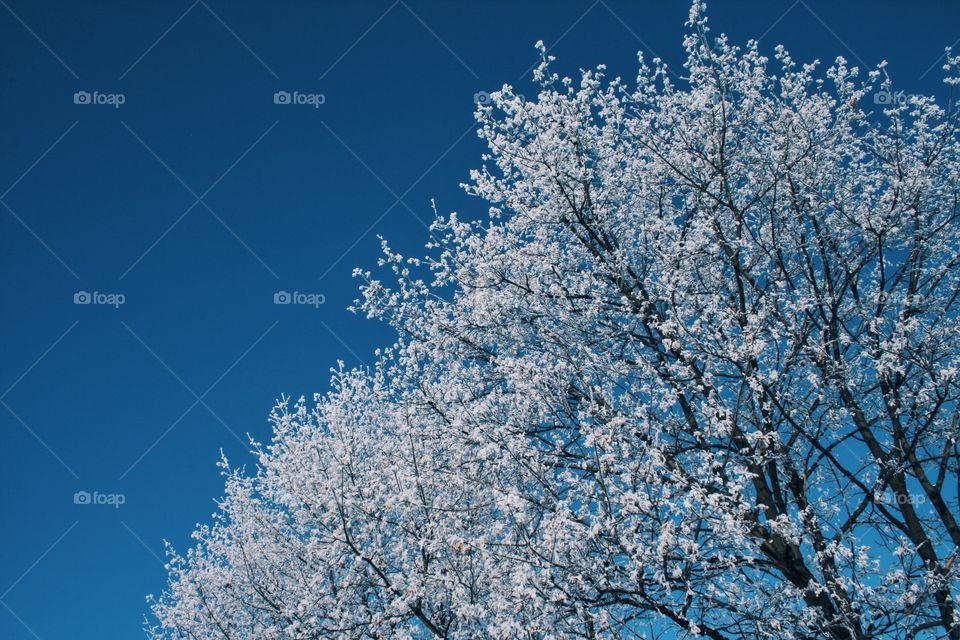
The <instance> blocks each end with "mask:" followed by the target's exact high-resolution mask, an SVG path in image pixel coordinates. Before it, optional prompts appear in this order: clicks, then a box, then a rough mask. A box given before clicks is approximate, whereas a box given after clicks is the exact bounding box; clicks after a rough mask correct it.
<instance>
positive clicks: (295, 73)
mask: <svg viewBox="0 0 960 640" xmlns="http://www.w3.org/2000/svg"><path fill="white" fill-rule="evenodd" d="M720 4H721V3H720V2H714V3H712V5H711V8H710V15H711V20H712V24H713V28H714V31H715V32H719V31H725V32H727V33H728V34H730V36H731V37H732V38H733V40H734V41H736V42H741V43H742V42H744V41H745V40H746V39H748V38H751V37H753V38H757V37H761V46H762V48H763V49H764V51H765V52H766V53H768V54H769V53H771V52H772V48H773V46H774V45H775V44H777V43H778V42H782V43H784V44H785V45H787V47H788V48H789V49H790V50H791V52H792V53H793V55H794V57H795V58H796V59H797V60H800V61H808V60H810V59H813V58H819V59H821V60H822V61H825V62H828V61H832V60H833V59H834V58H835V57H836V56H837V55H843V56H845V57H846V58H847V59H848V60H850V61H851V62H852V63H854V64H858V65H861V66H863V65H874V64H876V63H878V62H879V61H880V60H883V59H886V60H888V61H889V71H890V73H891V75H892V76H893V78H894V80H895V82H896V83H897V85H898V86H899V88H900V89H902V90H903V91H905V92H907V93H916V92H923V93H936V94H937V95H939V96H945V95H946V93H945V91H944V88H943V87H942V85H941V84H940V81H939V79H940V76H939V64H938V60H939V59H940V56H941V55H942V53H943V48H944V47H945V46H947V45H951V44H956V43H957V41H958V39H960V5H958V4H957V3H956V2H948V1H946V0H942V1H938V2H933V1H919V0H917V1H913V2H901V1H889V2H883V1H876V0H873V1H866V0H857V1H850V2H836V0H831V1H820V0H798V1H796V2H791V1H780V0H768V1H754V2H724V3H723V4H722V6H720ZM687 8H688V3H686V2H681V1H678V2H653V1H643V2H621V1H617V0H597V1H596V2H591V1H590V0H587V1H585V2H569V1H560V2H557V1H550V2H546V1H542V2H512V1H506V0H497V1H495V2H473V3H469V4H467V3H460V2H427V1H425V0H397V1H396V2H392V3H391V0H385V1H380V0H377V1H376V2H373V1H371V2H337V3H334V2H273V3H268V2H250V1H235V2H226V1H224V0H197V1H196V2H194V3H193V4H191V3H190V0H184V1H182V2H180V1H176V2H174V1H167V2H119V1H115V2H103V1H92V0H91V1H89V2H71V1H67V0H63V1H57V2H50V1H45V0H33V1H30V0H0V83H2V88H0V104H2V117H0V263H2V276H0V299H2V301H3V305H4V311H3V315H2V330H0V348H2V353H3V355H2V359H0V400H2V406H0V430H2V439H0V442H2V445H0V498H2V506H0V514H2V515H0V517H2V518H3V522H2V526H0V605H2V606H0V638H4V639H10V640H21V639H30V638H38V639H40V640H59V639H61V638H72V639H76V640H87V639H97V640H103V639H113V638H118V639H119V638H138V637H142V632H141V628H142V624H143V617H144V615H145V613H146V611H147V609H146V605H145V601H144V598H145V596H146V595H147V594H149V593H158V592H159V591H160V590H161V589H162V588H163V585H164V581H165V573H164V570H163V566H162V557H163V540H165V539H166V540H169V541H170V542H171V543H172V544H173V545H175V546H176V547H178V548H180V549H181V550H182V549H184V548H185V547H186V545H187V544H188V543H189V534H190V532H191V531H192V530H193V528H194V526H195V524H196V523H197V522H198V521H204V520H207V519H208V518H209V516H210V514H211V512H212V511H213V510H214V502H213V501H214V500H215V499H216V498H217V496H219V495H220V494H221V492H222V486H223V480H222V478H221V477H220V475H219V470H218V469H217V467H216V462H217V460H218V458H219V452H220V450H221V449H222V450H223V451H224V452H225V453H226V455H227V456H228V457H229V458H230V460H231V462H232V463H233V464H236V465H240V464H245V463H247V464H249V463H251V462H252V460H251V458H250V456H249V454H248V447H247V445H246V444H245V442H246V434H250V435H251V436H252V437H254V438H256V439H258V440H265V439H267V438H269V435H270V431H269V425H268V424H267V421H266V416H267V414H268V412H269V410H270V408H271V406H272V405H273V403H274V401H275V399H276V398H278V397H279V396H280V394H290V395H293V396H295V397H296V396H299V395H302V394H311V393H313V392H315V391H323V390H325V389H326V388H327V380H328V376H329V369H330V367H332V366H335V364H336V361H337V360H338V359H342V360H343V361H344V362H345V363H346V364H347V365H348V366H359V365H362V364H363V363H365V362H370V360H371V354H372V352H373V350H374V348H376V346H378V345H384V344H387V343H389V342H390V341H391V339H392V338H391V334H390V332H389V331H388V330H387V329H386V328H385V327H383V326H382V325H379V324H377V323H375V322H373V321H368V320H365V319H363V318H362V317H358V316H354V315H353V314H351V313H349V312H348V311H347V310H346V307H347V306H348V305H349V304H350V302H351V301H352V300H353V299H354V297H355V295H356V290H357V282H356V281H355V280H354V279H353V278H351V275H350V274H351V271H352V269H353V268H354V267H357V266H361V267H365V268H373V267H374V266H375V261H376V258H377V255H378V252H379V242H378V240H377V237H376V236H377V235H378V234H380V235H382V236H384V237H386V238H388V239H389V240H390V241H391V244H393V245H394V246H396V247H397V248H398V249H400V250H401V251H402V252H403V253H405V254H410V253H415V252H419V251H420V249H421V247H422V246H423V244H424V242H425V241H426V240H427V237H428V236H427V233H426V230H425V226H424V221H428V220H429V219H430V217H431V215H432V214H431V212H430V199H431V198H435V199H436V202H437V206H438V209H439V210H440V211H442V212H449V211H452V210H456V211H459V212H461V214H462V215H464V216H468V217H473V216H476V215H482V214H483V213H484V212H485V210H486V207H485V205H484V204H483V203H481V202H479V201H477V200H475V199H472V198H469V197H467V196H465V195H464V194H463V193H462V191H461V190H460V189H459V188H458V185H459V184H460V183H461V182H464V181H466V180H467V172H468V171H469V169H471V168H474V167H477V166H478V165H479V163H480V154H481V152H482V148H481V146H480V142H479V141H478V140H477V138H476V135H475V133H474V128H473V126H472V112H473V101H474V96H475V94H476V93H477V92H480V91H492V90H494V89H496V88H497V87H499V86H500V85H502V84H503V83H504V82H507V83H511V84H513V85H514V86H515V87H517V90H518V91H520V92H521V93H527V94H528V95H532V94H533V93H535V89H534V88H533V87H532V86H531V85H530V84H529V81H530V73H529V69H530V67H531V65H533V64H534V63H535V62H536V60H537V56H536V52H535V50H534V48H533V44H534V43H535V42H536V41H537V40H538V39H541V38H542V39H543V40H544V41H545V43H546V44H547V46H548V47H550V48H551V53H553V54H554V55H556V56H557V57H558V62H557V69H558V70H560V71H561V72H562V73H566V74H574V73H576V72H577V69H578V68H581V67H592V66H595V65H596V64H598V63H606V64H607V66H608V69H609V71H610V73H611V75H618V74H619V75H623V76H625V77H628V78H630V77H633V76H634V75H635V70H636V58H635V54H636V52H637V51H638V50H644V51H645V52H646V54H647V55H648V57H649V56H653V55H658V56H660V57H661V58H663V59H664V60H666V61H667V62H668V63H669V64H670V65H671V66H673V67H674V68H675V69H677V70H678V71H679V70H680V65H681V63H682V57H681V54H682V49H681V43H680V40H681V37H682V34H683V22H684V20H685V17H686V14H687ZM278 91H287V92H289V93H291V95H292V94H293V92H294V91H296V92H299V94H300V95H303V96H309V95H320V94H322V96H323V104H321V105H318V106H316V107H314V106H313V105H310V104H302V105H295V104H274V94H275V92H278ZM77 92H87V93H88V94H89V95H90V102H91V103H93V102H96V101H101V102H103V104H75V97H74V96H75V94H77ZM95 92H96V93H95ZM83 98H84V94H80V95H79V96H78V99H79V100H80V101H81V102H82V101H83ZM302 99H303V100H305V101H310V100H311V99H309V98H302ZM121 100H122V101H123V104H120V105H116V104H111V103H117V102H119V101H121ZM313 101H314V102H319V101H320V99H319V98H316V99H313ZM81 291H85V292H88V293H90V294H93V293H94V292H97V293H99V294H100V295H99V296H98V300H96V301H95V302H110V301H113V302H114V303H116V302H118V301H119V300H120V298H118V297H117V296H116V294H120V295H122V296H123V304H122V305H119V306H111V305H109V304H75V303H74V298H75V295H76V294H77V293H78V292H81ZM278 291H289V292H294V291H298V292H300V293H305V294H322V296H324V298H325V303H324V304H323V305H322V306H319V307H313V306H308V305H294V304H291V305H277V304H274V294H275V293H276V292H278ZM111 294H113V297H112V298H111V297H110V296H111ZM78 492H87V494H89V495H90V496H91V497H92V496H93V495H94V492H96V495H97V499H99V500H100V501H103V502H106V503H108V504H82V502H83V499H84V497H85V495H86V494H83V493H80V494H79V495H78ZM75 496H76V498H75ZM77 499H79V501H80V502H81V504H77V503H76V501H77ZM91 501H93V500H91ZM120 501H122V504H115V503H117V502H120ZM110 502H112V503H114V504H109V503H110Z"/></svg>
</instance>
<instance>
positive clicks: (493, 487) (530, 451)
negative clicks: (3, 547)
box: [150, 3, 960, 640]
mask: <svg viewBox="0 0 960 640" xmlns="http://www.w3.org/2000/svg"><path fill="white" fill-rule="evenodd" d="M703 11H704V9H703V7H702V6H701V5H700V4H699V3H694V6H693V8H692V10H691V14H690V20H689V22H688V27H689V30H688V35H687V36H686V38H685V42H684V44H685V48H686V53H687V62H686V64H685V66H684V73H683V75H684V77H683V78H682V79H681V80H679V81H676V82H675V81H674V80H672V79H671V76H670V72H669V71H668V70H667V68H666V67H665V66H664V64H663V63H662V62H660V61H659V60H653V61H652V62H650V63H647V62H645V61H644V60H643V58H642V57H641V58H640V71H639V74H638V78H637V81H636V85H635V87H632V88H630V87H628V85H627V84H626V83H624V82H622V81H621V80H620V79H612V80H608V79H607V78H605V75H604V68H603V67H598V68H597V69H596V70H593V71H585V72H582V75H581V77H580V79H579V82H576V81H573V80H571V79H569V78H560V77H559V76H558V75H556V74H555V73H554V72H553V71H552V70H551V66H550V64H551V61H552V60H553V58H552V57H550V56H547V55H546V51H545V49H544V48H543V46H542V45H539V48H540V51H541V53H542V55H543V62H542V64H541V65H540V67H539V68H538V69H537V71H536V73H535V78H536V80H537V81H538V83H539V85H540V91H539V95H538V96H537V98H536V100H533V101H527V100H525V99H524V98H523V97H522V96H519V95H517V94H515V93H514V91H513V90H512V88H511V87H509V86H504V88H503V89H502V90H501V91H499V92H498V93H496V94H494V96H493V100H492V103H491V104H489V105H481V106H480V107H478V111H477V118H478V122H479V125H480V128H479V135H480V136H481V137H482V138H483V139H484V140H485V141H486V142H487V144H488V145H489V154H488V155H486V156H485V157H484V161H485V162H486V166H485V168H483V169H482V170H479V171H476V172H474V173H473V174H472V182H471V184H470V185H468V186H466V188H467V190H468V191H469V192H470V193H471V194H474V195H476V196H477V197H478V198H479V199H481V200H483V201H485V202H487V203H489V205H490V209H489V217H488V218H485V219H484V220H482V221H474V222H467V221H463V220H461V219H460V218H458V217H457V216H456V214H452V215H450V216H448V217H445V218H441V217H438V218H437V220H436V222H435V223H434V225H433V227H432V235H433V241H432V242H431V243H430V244H429V245H428V251H427V254H428V255H427V257H425V258H422V259H417V258H406V257H404V256H402V255H399V254H398V253H396V252H395V251H393V250H391V249H390V247H389V246H387V245H386V244H384V258H383V259H382V262H381V264H382V266H384V265H385V266H386V267H388V270H390V271H391V272H392V275H391V279H392V280H395V284H392V285H390V286H387V285H385V284H383V283H382V282H381V281H379V280H376V279H374V277H373V275H372V274H371V273H370V272H358V275H359V276H361V277H362V278H363V279H364V281H365V284H364V286H363V287H362V299H361V300H360V301H359V302H358V305H357V309H358V310H361V311H362V312H365V313H366V314H367V315H368V316H371V317H376V318H380V319H384V320H386V321H388V322H389V323H390V324H391V325H392V326H393V327H394V328H395V329H396V331H397V334H398V339H397V342H396V344H394V345H393V346H392V347H391V348H389V349H385V350H383V351H382V352H378V358H379V359H378V361H377V364H376V366H375V367H374V369H373V370H369V371H367V370H346V369H344V368H343V366H342V365H341V367H340V368H339V370H337V371H335V373H334V376H333V381H332V390H331V391H330V392H329V393H328V394H326V395H324V396H320V395H317V396H314V398H313V399H312V401H308V400H307V399H305V398H300V399H299V400H298V401H295V402H293V401H291V400H290V399H289V398H285V399H283V400H282V401H281V402H280V403H279V404H278V406H277V407H276V409H275V410H274V412H273V414H272V420H273V423H274V426H275V436H274V438H273V441H272V443H270V444H269V445H265V446H260V445H255V449H256V453H257V455H258V460H259V464H258V470H257V471H256V473H255V474H253V475H250V474H244V473H242V472H240V471H237V470H230V469H229V467H228V466H227V463H226V462H224V467H225V469H226V471H225V473H226V474H227V481H226V495H225V497H224V499H223V500H222V502H221V504H220V509H219V513H218V514H217V515H216V516H215V520H214V522H213V523H212V524H210V525H208V526H202V527H200V528H199V530H198V531H197V532H196V534H195V538H196V547H195V548H194V549H192V550H190V551H189V552H188V553H187V555H186V556H185V557H183V556H180V555H177V554H176V553H174V552H171V560H170V564H169V569H170V581H169V585H168V590H167V592H166V593H165V595H164V596H162V597H161V598H160V599H159V600H158V601H156V602H155V603H154V605H153V611H154V614H155V615H156V617H157V619H158V623H157V625H156V626H154V627H153V628H152V629H151V630H150V633H151V634H152V636H153V637H154V638H157V639H159V638H190V639H195V640H201V639H202V640H206V639H211V640H212V639H214V638H219V639H225V640H241V639H242V640H249V639H254V638H256V639H258V640H269V639H274V638H277V639H279V638H297V639H307V638H328V637H331V638H332V637H336V638H339V637H346V638H361V637H379V638H388V637H410V638H426V637H438V638H561V637H584V638H605V637H644V636H645V637H655V636H660V637H667V638H675V637H687V636H705V637H708V638H713V639H717V640H719V639H737V638H743V639H747V638H795V639H800V638H831V639H836V640H848V639H851V640H852V639H858V640H859V639H867V638H903V639H912V638H935V637H936V638H941V637H943V638H952V639H957V638H960V612H958V607H960V576H958V571H960V565H958V563H956V562H955V561H956V558H957V555H958V552H960V524H958V521H960V504H958V500H960V469H958V465H960V444H958V431H960V424H958V421H960V405H958V385H960V326H958V324H960V317H958V311H957V310H958V296H960V224H958V215H960V144H958V142H960V140H958V136H957V124H958V117H957V112H956V111H955V110H953V109H952V108H950V109H943V108H941V107H939V106H937V105H936V103H935V101H934V100H933V99H932V98H928V97H921V96H909V97H905V98H903V99H899V98H898V99H896V100H882V99H881V100H879V101H878V102H880V103H884V102H886V104H880V105H879V106H875V105H874V100H872V99H871V98H872V97H873V96H874V95H886V96H891V95H894V94H893V93H892V85H891V83H890V80H889V79H888V78H887V77H886V75H885V73H884V72H883V65H881V66H880V67H879V68H878V69H876V70H873V71H870V72H869V73H867V74H865V76H861V75H860V74H859V73H858V70H857V69H855V68H851V67H849V66H848V65H847V63H846V62H845V61H844V60H843V59H842V58H838V59H837V60H836V62H835V63H834V65H833V66H832V67H830V68H829V69H828V70H827V71H826V74H825V77H821V76H820V75H819V72H818V71H817V65H816V64H810V65H802V66H799V65H797V64H796V63H795V62H794V61H793V60H792V59H791V58H790V56H789V55H788V53H787V52H786V51H784V50H783V49H782V48H778V49H777V50H776V55H775V61H774V62H771V61H769V60H768V59H767V58H765V57H763V56H762V55H761V54H760V53H759V51H758V47H757V44H756V43H755V42H750V43H748V44H747V45H746V47H745V48H742V49H741V48H738V47H735V46H733V45H731V44H730V43H729V42H728V41H727V39H726V38H724V37H722V36H721V37H718V38H714V37H713V36H710V35H709V32H708V26H707V19H706V17H704V13H703ZM771 67H775V68H776V70H773V69H772V68H771ZM944 68H945V71H946V72H947V73H946V77H947V80H946V82H948V83H949V84H951V85H955V84H958V83H960V74H958V73H957V71H958V68H960V56H958V57H950V56H949V55H948V58H947V63H946V64H945V67H944ZM878 91H879V92H885V94H877V92H878Z"/></svg>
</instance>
